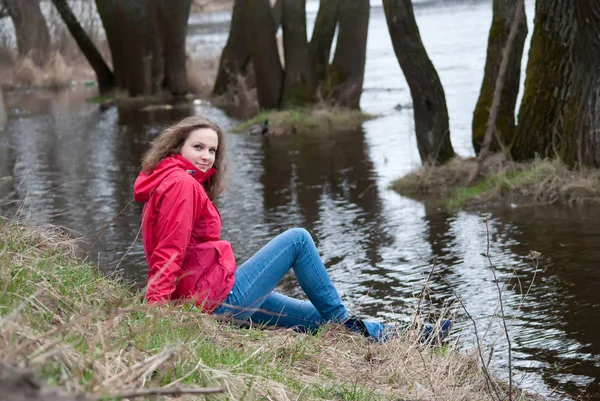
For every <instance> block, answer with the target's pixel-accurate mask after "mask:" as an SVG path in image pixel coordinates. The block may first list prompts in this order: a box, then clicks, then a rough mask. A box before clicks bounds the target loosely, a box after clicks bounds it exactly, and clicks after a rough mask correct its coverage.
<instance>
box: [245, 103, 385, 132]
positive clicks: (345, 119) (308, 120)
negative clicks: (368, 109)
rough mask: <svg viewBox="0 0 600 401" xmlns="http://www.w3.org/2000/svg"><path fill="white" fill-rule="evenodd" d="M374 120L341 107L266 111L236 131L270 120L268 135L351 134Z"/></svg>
mask: <svg viewBox="0 0 600 401" xmlns="http://www.w3.org/2000/svg"><path fill="white" fill-rule="evenodd" d="M372 118H374V116H372V115H370V114H366V113H363V112H361V111H360V110H349V109H341V108H314V109H292V110H267V111H264V112H262V113H260V114H259V115H257V116H255V117H253V118H251V119H250V120H248V121H245V122H244V123H242V124H240V125H239V126H237V127H236V128H235V129H234V130H233V132H248V131H249V130H252V128H253V127H255V128H259V127H261V126H262V125H263V124H264V122H265V121H268V128H269V132H268V134H269V135H275V136H278V135H287V134H296V133H299V134H310V133H317V134H325V133H328V132H341V131H349V130H353V129H356V128H358V127H360V125H361V124H362V123H363V122H365V121H367V120H370V119H372Z"/></svg>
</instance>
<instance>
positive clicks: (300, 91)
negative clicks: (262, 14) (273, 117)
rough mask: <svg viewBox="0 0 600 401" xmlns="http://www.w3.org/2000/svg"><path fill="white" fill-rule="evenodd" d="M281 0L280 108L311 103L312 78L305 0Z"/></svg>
mask: <svg viewBox="0 0 600 401" xmlns="http://www.w3.org/2000/svg"><path fill="white" fill-rule="evenodd" d="M280 1H283V14H282V15H283V18H282V24H283V49H284V54H285V73H284V83H283V95H282V99H281V107H282V108H291V107H302V106H306V105H309V104H312V103H314V99H315V90H316V87H317V85H316V80H315V75H314V72H313V64H312V61H311V57H310V51H309V49H308V42H307V41H306V0H280Z"/></svg>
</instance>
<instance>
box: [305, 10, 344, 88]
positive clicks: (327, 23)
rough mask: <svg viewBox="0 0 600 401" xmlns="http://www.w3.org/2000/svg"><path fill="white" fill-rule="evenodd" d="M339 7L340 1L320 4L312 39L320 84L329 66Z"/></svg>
mask: <svg viewBox="0 0 600 401" xmlns="http://www.w3.org/2000/svg"><path fill="white" fill-rule="evenodd" d="M339 6H340V0H322V1H321V2H320V3H319V11H318V12H317V19H316V21H315V26H314V28H313V33H312V37H311V39H310V54H311V57H312V61H313V64H314V68H315V74H316V77H317V81H318V82H319V83H321V82H322V81H323V80H324V79H325V74H326V73H327V67H328V66H329V56H330V54H331V45H332V44H333V37H334V35H335V28H336V26H337V22H338V10H339Z"/></svg>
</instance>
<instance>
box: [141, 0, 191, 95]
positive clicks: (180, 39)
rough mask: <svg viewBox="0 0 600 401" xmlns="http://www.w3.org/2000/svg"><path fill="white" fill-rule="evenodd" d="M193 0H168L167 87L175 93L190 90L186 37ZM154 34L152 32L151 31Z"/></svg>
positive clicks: (166, 29) (183, 92) (166, 20)
mask: <svg viewBox="0 0 600 401" xmlns="http://www.w3.org/2000/svg"><path fill="white" fill-rule="evenodd" d="M191 7H192V0H168V3H167V13H166V18H165V36H164V40H165V47H164V49H165V88H166V89H167V90H169V91H170V92H171V93H173V94H174V95H181V94H185V93H186V92H187V91H188V90H189V86H188V81H187V69H186V57H185V38H186V35H187V24H188V18H189V16H190V8H191ZM149 34H150V35H152V33H151V32H149Z"/></svg>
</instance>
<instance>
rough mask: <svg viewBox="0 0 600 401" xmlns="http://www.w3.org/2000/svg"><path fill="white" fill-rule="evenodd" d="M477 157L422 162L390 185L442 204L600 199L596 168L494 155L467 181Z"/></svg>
mask: <svg viewBox="0 0 600 401" xmlns="http://www.w3.org/2000/svg"><path fill="white" fill-rule="evenodd" d="M475 164H476V161H475V159H462V158H459V157H457V158H455V159H453V160H451V161H450V162H449V163H447V164H445V165H443V166H439V167H436V166H431V165H427V166H423V167H421V168H419V169H418V170H415V171H414V172H412V173H410V174H408V175H406V176H404V177H401V178H399V179H397V180H396V181H394V182H393V183H392V185H391V187H392V189H394V190H396V191H397V192H398V193H400V194H402V195H406V196H411V197H417V198H421V197H422V198H432V199H434V200H436V201H438V202H439V203H440V204H441V206H443V207H446V208H449V209H454V208H458V207H462V206H477V205H482V204H490V203H492V204H496V203H497V204H502V203H509V202H518V203H525V204H563V205H576V204H591V203H600V170H597V169H588V168H581V169H577V170H574V169H570V168H568V167H567V166H566V165H564V164H563V163H561V162H560V161H558V160H552V159H544V160H542V159H536V160H534V161H531V162H527V163H516V162H513V161H510V160H506V158H505V157H504V156H503V155H501V154H497V155H494V156H492V157H490V158H488V159H487V160H486V161H485V163H484V166H483V168H482V170H481V174H480V178H479V179H477V180H476V181H475V182H474V183H472V184H469V182H468V179H469V175H470V173H471V171H473V169H474V168H475Z"/></svg>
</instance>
